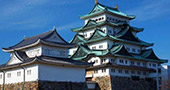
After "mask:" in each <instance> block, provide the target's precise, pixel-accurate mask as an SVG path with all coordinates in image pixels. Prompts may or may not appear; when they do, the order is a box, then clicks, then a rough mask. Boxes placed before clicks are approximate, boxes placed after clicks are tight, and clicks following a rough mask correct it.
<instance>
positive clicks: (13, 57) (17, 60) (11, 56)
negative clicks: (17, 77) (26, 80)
mask: <svg viewBox="0 0 170 90" xmlns="http://www.w3.org/2000/svg"><path fill="white" fill-rule="evenodd" d="M17 63H21V61H20V60H19V59H18V58H17V57H16V56H15V55H14V54H13V53H11V55H10V60H9V62H8V63H7V64H8V65H11V64H17Z"/></svg>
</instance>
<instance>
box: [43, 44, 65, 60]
mask: <svg viewBox="0 0 170 90" xmlns="http://www.w3.org/2000/svg"><path fill="white" fill-rule="evenodd" d="M61 52H64V53H65V54H64V55H61ZM42 55H46V56H53V57H64V58H67V57H68V49H66V48H60V47H49V46H42Z"/></svg>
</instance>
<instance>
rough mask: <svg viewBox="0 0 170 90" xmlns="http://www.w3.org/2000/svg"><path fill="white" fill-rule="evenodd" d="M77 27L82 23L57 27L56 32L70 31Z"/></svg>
mask: <svg viewBox="0 0 170 90" xmlns="http://www.w3.org/2000/svg"><path fill="white" fill-rule="evenodd" d="M79 26H82V23H81V22H75V23H70V24H67V25H64V26H59V27H56V28H57V30H67V29H69V30H70V29H71V28H75V27H79Z"/></svg>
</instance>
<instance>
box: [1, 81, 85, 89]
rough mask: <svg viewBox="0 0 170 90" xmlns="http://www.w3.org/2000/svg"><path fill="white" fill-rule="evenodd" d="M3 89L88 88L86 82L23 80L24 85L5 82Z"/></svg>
mask: <svg viewBox="0 0 170 90" xmlns="http://www.w3.org/2000/svg"><path fill="white" fill-rule="evenodd" d="M22 88H23V89H22ZM0 90H2V86H1V87H0ZM4 90H88V89H87V85H86V83H79V82H77V83H76V82H51V81H34V82H25V84H24V87H23V84H22V83H15V84H6V85H5V88H4Z"/></svg>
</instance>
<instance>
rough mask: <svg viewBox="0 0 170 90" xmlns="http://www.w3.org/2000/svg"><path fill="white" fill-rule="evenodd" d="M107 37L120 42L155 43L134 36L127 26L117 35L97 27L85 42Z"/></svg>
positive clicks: (150, 44)
mask: <svg viewBox="0 0 170 90" xmlns="http://www.w3.org/2000/svg"><path fill="white" fill-rule="evenodd" d="M106 39H110V40H116V41H120V42H125V43H131V44H137V45H143V46H152V45H153V44H152V43H147V42H144V41H142V40H140V39H138V38H136V37H135V36H133V34H132V33H131V32H130V31H129V27H127V28H125V29H124V30H122V31H121V32H120V33H118V35H115V36H112V35H108V34H106V33H104V32H103V31H102V30H99V29H96V30H95V32H94V33H93V35H92V36H91V37H90V38H89V39H88V40H86V42H85V43H92V42H96V41H101V40H106Z"/></svg>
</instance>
